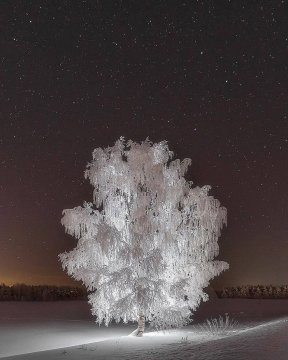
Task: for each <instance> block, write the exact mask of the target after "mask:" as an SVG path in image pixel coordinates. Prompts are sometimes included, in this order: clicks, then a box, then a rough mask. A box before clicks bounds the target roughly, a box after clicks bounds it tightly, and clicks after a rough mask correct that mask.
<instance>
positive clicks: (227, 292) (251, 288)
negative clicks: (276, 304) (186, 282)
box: [217, 285, 288, 299]
mask: <svg viewBox="0 0 288 360" xmlns="http://www.w3.org/2000/svg"><path fill="white" fill-rule="evenodd" d="M217 295H218V297H219V298H244V299H287V298H288V285H282V286H273V285H242V286H232V287H225V288H223V289H222V290H221V291H217Z"/></svg>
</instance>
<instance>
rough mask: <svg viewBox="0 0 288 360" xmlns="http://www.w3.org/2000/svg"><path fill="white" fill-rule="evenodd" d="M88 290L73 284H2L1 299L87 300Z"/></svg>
mask: <svg viewBox="0 0 288 360" xmlns="http://www.w3.org/2000/svg"><path fill="white" fill-rule="evenodd" d="M86 299H87V293H86V290H85V289H83V288H79V287H71V286H53V285H26V284H15V285H12V286H8V285H5V284H0V301H57V300H86Z"/></svg>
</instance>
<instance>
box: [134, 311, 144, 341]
mask: <svg viewBox="0 0 288 360" xmlns="http://www.w3.org/2000/svg"><path fill="white" fill-rule="evenodd" d="M144 329H145V316H144V314H143V313H142V312H141V313H140V314H139V318H138V329H137V333H136V336H143V334H144Z"/></svg>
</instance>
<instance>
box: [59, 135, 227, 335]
mask: <svg viewBox="0 0 288 360" xmlns="http://www.w3.org/2000/svg"><path fill="white" fill-rule="evenodd" d="M190 163H191V160H190V159H184V160H183V161H180V160H179V159H173V152H172V151H170V150H169V148H168V145H167V142H166V141H162V142H158V143H152V142H151V141H149V140H148V139H146V140H145V141H143V142H141V143H136V142H133V141H131V140H129V141H126V140H125V139H124V138H122V137H121V138H120V139H119V140H118V141H116V143H115V145H114V146H112V147H107V148H104V149H102V148H97V149H95V150H94V151H93V159H92V161H91V162H90V163H89V164H88V165H87V169H86V171H85V177H86V178H88V179H89V180H90V183H91V184H92V186H93V187H94V192H93V202H85V203H84V205H83V206H78V207H75V208H74V209H67V210H64V211H63V218H62V224H63V225H64V226H65V229H66V232H67V233H68V234H70V235H73V236H75V237H76V238H77V239H78V244H77V246H76V247H75V248H74V249H73V250H72V251H70V252H68V253H67V252H65V253H63V254H60V255H59V256H60V259H61V261H62V265H63V268H65V269H66V271H67V272H68V274H69V275H72V276H73V277H74V278H75V279H76V280H81V281H82V282H83V283H84V284H85V286H86V287H87V289H88V290H89V291H90V295H89V302H90V304H91V305H92V313H93V314H94V315H96V321H97V322H98V323H102V322H104V323H105V325H108V324H109V323H110V322H111V320H112V319H114V320H116V321H120V320H123V321H124V322H127V321H136V320H138V317H139V314H142V315H144V316H145V319H146V321H149V322H150V323H151V324H152V325H155V326H157V327H161V328H163V327H167V326H176V327H178V326H181V325H184V324H186V323H187V321H188V320H189V316H190V315H191V310H195V309H196V308H197V306H198V305H199V303H200V302H201V300H204V301H205V300H207V295H206V294H205V292H204V291H203V289H204V288H205V287H207V286H208V284H209V281H210V280H211V279H212V278H213V277H214V276H216V275H218V274H219V273H221V272H222V271H223V270H225V269H227V268H228V264H227V263H226V262H223V261H219V260H213V259H214V258H215V257H216V256H217V255H218V253H219V247H218V238H219V236H220V232H221V229H222V226H223V224H225V223H226V209H225V208H224V207H221V206H220V203H219V201H218V200H217V199H215V198H214V197H213V196H210V195H209V194H208V192H209V190H210V186H203V187H198V186H196V187H193V183H192V182H191V181H187V180H186V179H185V178H184V175H185V173H186V172H187V168H188V166H189V165H190Z"/></svg>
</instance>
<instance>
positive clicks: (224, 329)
mask: <svg viewBox="0 0 288 360" xmlns="http://www.w3.org/2000/svg"><path fill="white" fill-rule="evenodd" d="M237 325H238V322H237V321H236V320H234V319H230V318H229V315H228V314H225V318H223V317H222V316H221V315H220V316H219V318H218V319H217V318H214V319H213V318H211V319H210V320H208V319H207V320H206V322H205V323H204V324H201V325H200V329H201V330H202V331H203V332H204V333H206V334H208V335H217V336H220V335H227V334H228V333H230V332H232V331H234V330H235V327H236V326H237Z"/></svg>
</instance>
